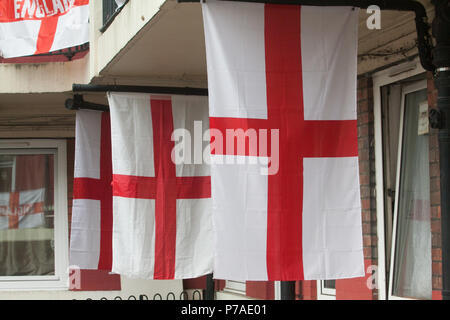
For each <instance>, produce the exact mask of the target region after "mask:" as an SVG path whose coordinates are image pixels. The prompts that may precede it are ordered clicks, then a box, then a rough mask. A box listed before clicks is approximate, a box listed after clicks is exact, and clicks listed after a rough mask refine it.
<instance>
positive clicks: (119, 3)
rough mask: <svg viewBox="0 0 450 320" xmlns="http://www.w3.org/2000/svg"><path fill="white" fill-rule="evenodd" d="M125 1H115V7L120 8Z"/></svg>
mask: <svg viewBox="0 0 450 320" xmlns="http://www.w3.org/2000/svg"><path fill="white" fill-rule="evenodd" d="M126 1H127V0H116V4H117V7H118V8H120V7H121V6H123V5H124V4H125V2H126Z"/></svg>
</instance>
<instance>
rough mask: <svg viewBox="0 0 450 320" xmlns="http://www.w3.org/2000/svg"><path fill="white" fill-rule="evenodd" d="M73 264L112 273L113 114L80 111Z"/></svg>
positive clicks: (73, 209) (77, 129) (73, 227)
mask: <svg viewBox="0 0 450 320" xmlns="http://www.w3.org/2000/svg"><path fill="white" fill-rule="evenodd" d="M75 134H76V137H75V168H74V181H73V205H72V224H71V234H70V264H71V265H73V266H78V267H79V268H80V269H95V270H97V269H98V270H111V263H112V227H113V221H112V218H113V215H112V186H111V182H112V160H111V125H110V119H109V112H100V111H92V110H79V111H77V115H76V129H75Z"/></svg>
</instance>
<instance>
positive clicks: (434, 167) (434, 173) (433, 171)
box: [430, 163, 441, 178]
mask: <svg viewBox="0 0 450 320" xmlns="http://www.w3.org/2000/svg"><path fill="white" fill-rule="evenodd" d="M440 174H441V172H440V169H439V164H438V163H432V164H431V165H430V177H438V178H439V177H440Z"/></svg>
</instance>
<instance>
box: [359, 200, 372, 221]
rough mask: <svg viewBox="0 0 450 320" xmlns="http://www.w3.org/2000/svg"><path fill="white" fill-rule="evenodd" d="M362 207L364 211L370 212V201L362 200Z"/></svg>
mask: <svg viewBox="0 0 450 320" xmlns="http://www.w3.org/2000/svg"><path fill="white" fill-rule="evenodd" d="M361 207H362V209H363V210H370V199H361ZM363 217H364V215H363ZM369 221H370V220H369Z"/></svg>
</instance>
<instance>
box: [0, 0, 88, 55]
mask: <svg viewBox="0 0 450 320" xmlns="http://www.w3.org/2000/svg"><path fill="white" fill-rule="evenodd" d="M86 42H89V0H2V1H1V2H0V55H1V56H2V57H4V58H12V57H22V56H29V55H33V54H41V53H47V52H52V51H56V50H60V49H64V48H70V47H73V46H76V45H81V44H83V43H86Z"/></svg>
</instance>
